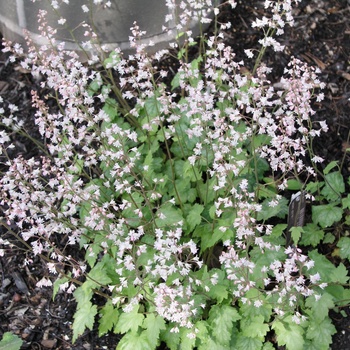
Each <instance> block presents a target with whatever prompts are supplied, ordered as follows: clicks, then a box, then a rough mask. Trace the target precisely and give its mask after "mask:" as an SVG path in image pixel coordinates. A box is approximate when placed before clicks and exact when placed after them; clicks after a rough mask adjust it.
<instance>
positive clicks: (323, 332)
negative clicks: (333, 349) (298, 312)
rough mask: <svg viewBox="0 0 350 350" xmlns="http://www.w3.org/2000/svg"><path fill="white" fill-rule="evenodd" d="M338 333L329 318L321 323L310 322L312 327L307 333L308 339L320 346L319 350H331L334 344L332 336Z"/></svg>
mask: <svg viewBox="0 0 350 350" xmlns="http://www.w3.org/2000/svg"><path fill="white" fill-rule="evenodd" d="M336 332H337V330H336V328H335V327H334V325H333V324H332V322H331V320H330V319H329V317H327V318H325V319H324V320H322V321H321V322H316V321H314V320H312V319H311V320H310V325H309V327H308V328H307V331H306V338H307V339H311V340H312V342H313V343H314V344H318V345H319V346H318V349H319V350H321V349H324V350H327V349H329V345H330V344H331V343H332V335H333V334H335V333H336Z"/></svg>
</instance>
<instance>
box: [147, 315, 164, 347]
mask: <svg viewBox="0 0 350 350" xmlns="http://www.w3.org/2000/svg"><path fill="white" fill-rule="evenodd" d="M142 327H143V328H145V333H146V335H147V340H148V342H149V344H150V345H151V347H152V349H155V348H156V346H157V345H158V342H159V336H160V331H161V330H164V329H165V328H166V327H165V321H164V319H163V317H161V316H155V315H154V314H153V313H150V314H148V315H147V317H146V318H145V319H144V321H143V324H142Z"/></svg>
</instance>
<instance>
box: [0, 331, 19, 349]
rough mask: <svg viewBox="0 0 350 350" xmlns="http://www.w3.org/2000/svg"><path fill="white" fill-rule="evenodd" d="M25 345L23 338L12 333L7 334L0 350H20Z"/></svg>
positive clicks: (0, 344)
mask: <svg viewBox="0 0 350 350" xmlns="http://www.w3.org/2000/svg"><path fill="white" fill-rule="evenodd" d="M22 344H23V341H22V339H21V338H19V337H18V336H17V335H15V334H12V333H11V332H5V333H4V335H3V337H2V340H1V341H0V350H19V349H20V348H21V346H22Z"/></svg>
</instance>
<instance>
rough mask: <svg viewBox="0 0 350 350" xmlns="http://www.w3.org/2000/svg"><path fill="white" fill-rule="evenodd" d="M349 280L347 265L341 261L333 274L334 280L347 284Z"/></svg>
mask: <svg viewBox="0 0 350 350" xmlns="http://www.w3.org/2000/svg"><path fill="white" fill-rule="evenodd" d="M348 280H349V276H348V271H347V269H346V267H345V265H344V264H343V263H340V264H339V266H338V267H337V268H336V269H335V271H334V273H333V275H332V282H335V283H340V284H346V283H348Z"/></svg>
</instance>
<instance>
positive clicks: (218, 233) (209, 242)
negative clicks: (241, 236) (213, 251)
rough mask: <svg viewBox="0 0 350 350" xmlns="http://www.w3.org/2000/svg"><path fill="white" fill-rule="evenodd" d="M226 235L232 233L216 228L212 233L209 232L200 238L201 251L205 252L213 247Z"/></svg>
mask: <svg viewBox="0 0 350 350" xmlns="http://www.w3.org/2000/svg"><path fill="white" fill-rule="evenodd" d="M228 233H232V231H231V230H226V231H223V230H221V229H220V227H216V228H215V229H214V232H211V231H209V233H208V234H206V235H205V236H202V242H201V251H205V250H206V249H208V248H211V247H213V246H214V245H215V244H216V243H218V242H219V241H220V240H222V238H223V237H225V236H226V235H227V234H228Z"/></svg>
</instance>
